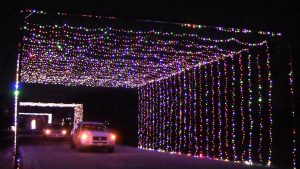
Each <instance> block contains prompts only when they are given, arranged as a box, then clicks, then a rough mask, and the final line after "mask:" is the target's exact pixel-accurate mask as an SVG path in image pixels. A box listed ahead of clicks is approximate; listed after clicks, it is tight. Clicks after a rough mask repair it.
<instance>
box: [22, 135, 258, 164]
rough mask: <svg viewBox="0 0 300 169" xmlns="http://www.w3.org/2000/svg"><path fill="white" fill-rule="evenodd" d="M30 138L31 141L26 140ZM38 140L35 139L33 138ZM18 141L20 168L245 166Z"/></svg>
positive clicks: (135, 151) (124, 148) (63, 143)
mask: <svg viewBox="0 0 300 169" xmlns="http://www.w3.org/2000/svg"><path fill="white" fill-rule="evenodd" d="M30 140H31V141H30ZM37 140H39V141H37ZM37 140H35V141H34V139H28V138H27V141H22V146H21V147H20V150H21V153H22V157H23V164H24V169H199V168H201V169H206V168H207V169H222V168H224V169H225V168H226V169H227V168H228V169H238V168H239V169H246V168H249V169H250V168H258V167H253V166H247V165H244V164H236V163H231V162H222V161H214V160H207V159H196V158H193V157H187V156H180V155H174V154H173V155H171V154H169V153H160V152H153V151H147V150H141V149H137V148H134V147H127V146H117V147H116V151H115V152H114V153H108V152H105V151H87V152H78V151H77V150H72V149H70V146H69V144H68V142H66V141H42V139H37Z"/></svg>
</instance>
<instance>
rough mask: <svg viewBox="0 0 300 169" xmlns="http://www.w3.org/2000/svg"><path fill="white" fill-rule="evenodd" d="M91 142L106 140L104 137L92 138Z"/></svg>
mask: <svg viewBox="0 0 300 169" xmlns="http://www.w3.org/2000/svg"><path fill="white" fill-rule="evenodd" d="M93 140H101V141H104V140H107V137H105V136H102V137H93Z"/></svg>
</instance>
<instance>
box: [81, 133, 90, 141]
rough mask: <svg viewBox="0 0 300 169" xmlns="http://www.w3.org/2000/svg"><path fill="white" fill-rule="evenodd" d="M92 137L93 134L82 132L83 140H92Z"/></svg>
mask: <svg viewBox="0 0 300 169" xmlns="http://www.w3.org/2000/svg"><path fill="white" fill-rule="evenodd" d="M90 138H91V136H90V135H89V134H87V133H82V134H81V135H80V140H81V141H88V140H90Z"/></svg>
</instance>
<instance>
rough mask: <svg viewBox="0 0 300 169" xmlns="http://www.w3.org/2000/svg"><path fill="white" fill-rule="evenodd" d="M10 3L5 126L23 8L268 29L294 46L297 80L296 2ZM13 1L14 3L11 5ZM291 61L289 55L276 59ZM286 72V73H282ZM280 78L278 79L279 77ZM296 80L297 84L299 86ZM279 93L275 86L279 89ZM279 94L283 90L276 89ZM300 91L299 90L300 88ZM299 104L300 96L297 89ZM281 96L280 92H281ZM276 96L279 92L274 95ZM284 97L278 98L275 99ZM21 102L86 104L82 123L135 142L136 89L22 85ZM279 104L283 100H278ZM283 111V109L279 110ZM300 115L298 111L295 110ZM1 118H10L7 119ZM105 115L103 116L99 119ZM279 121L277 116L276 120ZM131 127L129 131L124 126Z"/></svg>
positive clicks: (2, 40) (4, 15) (3, 78)
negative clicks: (103, 123) (106, 124)
mask: <svg viewBox="0 0 300 169" xmlns="http://www.w3.org/2000/svg"><path fill="white" fill-rule="evenodd" d="M9 2H10V3H9V4H8V3H4V2H3V1H1V2H0V6H1V15H0V116H1V121H0V123H1V124H2V125H4V126H5V124H8V123H9V121H8V120H7V119H9V118H8V116H7V115H11V114H12V113H13V87H14V79H15V65H16V56H17V55H16V54H17V48H18V47H17V44H18V42H19V38H18V37H19V32H18V31H17V30H18V27H19V26H20V25H21V24H22V17H21V16H20V15H19V14H18V11H20V10H21V9H38V10H44V11H49V12H56V11H58V12H66V13H71V14H94V15H99V16H115V17H119V18H125V19H147V20H158V21H168V22H183V23H196V24H203V25H210V26H224V27H234V28H247V29H253V30H266V31H274V32H281V33H283V34H284V42H282V44H284V45H285V46H288V45H291V51H292V55H293V56H294V57H293V63H294V74H295V77H299V72H300V71H299V67H298V65H299V57H296V56H299V50H297V49H299V48H300V47H299V42H298V41H297V39H299V34H297V28H298V27H297V26H296V25H297V23H298V24H299V21H300V18H299V17H298V16H297V15H299V11H300V9H299V5H298V6H297V5H296V0H286V1H281V2H280V1H279V2H277V1H263V2H260V1H239V0H227V1H221V0H220V1H217V0H210V1H206V2H202V1H201V2H200V1H188V0H185V1H178V2H177V1H176V2H175V0H173V1H162V0H160V1H157V0H150V1H143V0H140V1H137V0H129V1H116V0H110V1H109V0H105V1H101V2H100V1H92V0H84V1H71V0H70V1H63V2H61V1H54V0H43V1H28V0H22V1H17V0H11V1H9ZM13 2H14V4H13ZM277 56H281V57H286V58H283V60H285V61H288V57H289V56H288V55H277ZM273 62H274V65H276V67H273V70H274V71H275V72H280V71H281V70H282V68H287V67H286V64H285V66H283V67H282V65H283V64H281V58H275V59H274V61H273ZM282 71H286V70H282ZM278 79H280V78H278ZM298 79H299V78H295V80H294V81H295V84H298ZM275 88H276V87H275ZM278 89H280V86H279V87H278ZM298 89H299V88H298ZM295 92H296V105H299V104H300V103H299V95H298V93H299V92H298V90H297V88H296V90H295ZM277 94H278V93H277ZM275 96H276V93H275ZM277 96H278V97H280V94H278V95H277ZM21 99H23V100H24V101H25V100H27V101H46V102H49V101H52V102H66V103H72V102H82V103H83V104H84V111H85V112H88V113H89V115H87V116H85V117H84V120H89V121H91V120H95V119H96V120H99V121H100V120H106V119H112V125H113V126H114V127H115V129H116V130H118V131H119V132H120V133H126V134H125V135H126V136H127V137H130V138H131V139H129V140H126V141H124V143H125V144H128V145H135V144H136V140H137V133H136V120H137V119H136V116H137V91H136V90H134V89H121V88H120V89H104V88H88V87H81V88H76V87H71V88H69V87H63V86H53V85H47V86H42V85H28V84H27V85H22V86H21ZM275 102H276V103H280V99H279V98H278V99H275ZM281 109H282V108H281ZM296 110H299V107H298V106H297V107H296ZM3 114H5V115H6V117H5V118H2V117H3ZM99 115H101V116H99ZM278 117H279V116H278ZM122 126H127V127H125V128H124V127H122Z"/></svg>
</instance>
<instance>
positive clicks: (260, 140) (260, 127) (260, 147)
mask: <svg viewBox="0 0 300 169" xmlns="http://www.w3.org/2000/svg"><path fill="white" fill-rule="evenodd" d="M259 59H260V56H259V55H257V57H256V66H257V71H258V79H257V82H258V89H257V92H258V112H257V113H258V116H259V145H258V153H259V154H258V157H259V161H260V162H261V163H263V159H262V154H261V150H262V140H263V137H262V130H263V118H262V114H261V111H262V107H261V102H262V94H261V92H262V91H261V90H262V85H261V70H260V69H261V68H260V64H259V62H260V61H259Z"/></svg>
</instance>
